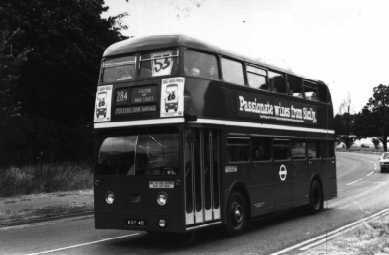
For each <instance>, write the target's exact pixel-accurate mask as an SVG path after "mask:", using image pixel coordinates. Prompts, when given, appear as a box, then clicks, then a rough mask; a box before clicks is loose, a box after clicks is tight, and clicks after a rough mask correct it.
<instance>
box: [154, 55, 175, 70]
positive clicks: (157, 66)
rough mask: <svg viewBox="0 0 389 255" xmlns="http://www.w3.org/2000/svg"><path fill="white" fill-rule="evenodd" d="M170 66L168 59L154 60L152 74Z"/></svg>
mask: <svg viewBox="0 0 389 255" xmlns="http://www.w3.org/2000/svg"><path fill="white" fill-rule="evenodd" d="M170 65H171V61H170V59H169V58H160V59H154V65H153V66H154V72H156V73H159V72H160V71H161V70H163V69H166V68H168V67H169V66H170Z"/></svg>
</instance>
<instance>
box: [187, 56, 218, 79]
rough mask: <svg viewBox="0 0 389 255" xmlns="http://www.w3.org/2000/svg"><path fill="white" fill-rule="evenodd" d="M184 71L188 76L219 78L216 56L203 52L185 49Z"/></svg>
mask: <svg viewBox="0 0 389 255" xmlns="http://www.w3.org/2000/svg"><path fill="white" fill-rule="evenodd" d="M184 71H185V74H186V75H189V76H196V77H203V78H208V79H219V69H218V66H217V58H216V56H214V55H211V54H207V53H204V52H199V51H194V50H186V51H185V55H184Z"/></svg>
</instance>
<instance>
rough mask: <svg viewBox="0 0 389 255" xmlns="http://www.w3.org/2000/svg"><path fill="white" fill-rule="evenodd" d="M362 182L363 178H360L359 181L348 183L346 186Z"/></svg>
mask: <svg viewBox="0 0 389 255" xmlns="http://www.w3.org/2000/svg"><path fill="white" fill-rule="evenodd" d="M360 181H362V178H359V179H357V180H355V181H352V182H349V183H346V185H347V186H348V185H353V184H354V183H357V182H360Z"/></svg>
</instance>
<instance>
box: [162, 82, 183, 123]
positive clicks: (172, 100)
mask: <svg viewBox="0 0 389 255" xmlns="http://www.w3.org/2000/svg"><path fill="white" fill-rule="evenodd" d="M184 82H185V79H184V78H180V77H179V78H168V79H162V86H161V108H160V110H161V112H160V116H161V118H166V117H177V116H183V114H184Z"/></svg>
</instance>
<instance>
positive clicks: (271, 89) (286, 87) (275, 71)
mask: <svg viewBox="0 0 389 255" xmlns="http://www.w3.org/2000/svg"><path fill="white" fill-rule="evenodd" d="M269 72H271V73H276V74H279V75H280V76H282V79H283V81H284V84H285V93H283V92H278V91H275V90H274V86H273V82H270V77H269ZM267 78H268V84H269V90H268V91H270V92H272V93H274V94H276V95H281V96H290V95H289V83H288V81H287V77H286V74H285V73H284V72H281V71H277V70H272V69H269V70H268V71H267Z"/></svg>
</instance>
